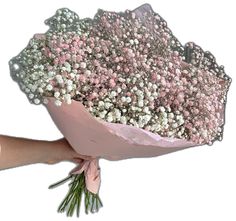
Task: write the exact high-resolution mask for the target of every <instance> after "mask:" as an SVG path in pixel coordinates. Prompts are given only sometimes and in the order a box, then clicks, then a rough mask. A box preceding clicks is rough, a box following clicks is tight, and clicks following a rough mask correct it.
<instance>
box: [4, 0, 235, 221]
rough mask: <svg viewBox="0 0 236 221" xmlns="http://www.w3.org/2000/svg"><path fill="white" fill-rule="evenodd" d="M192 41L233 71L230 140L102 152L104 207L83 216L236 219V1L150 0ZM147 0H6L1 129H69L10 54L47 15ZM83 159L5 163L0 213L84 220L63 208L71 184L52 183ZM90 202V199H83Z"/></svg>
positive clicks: (27, 132) (52, 135) (21, 133)
mask: <svg viewBox="0 0 236 221" xmlns="http://www.w3.org/2000/svg"><path fill="white" fill-rule="evenodd" d="M146 2H147V3H150V4H151V5H152V7H153V9H154V11H156V12H157V13H159V14H160V15H161V16H162V17H163V18H164V19H165V20H166V21H167V23H168V26H169V27H170V28H171V30H172V31H173V33H174V34H175V36H176V37H177V38H178V39H179V40H180V41H181V42H182V43H183V44H184V43H185V42H187V41H194V42H195V43H197V44H199V45H200V46H202V48H203V49H204V50H209V51H211V52H212V53H213V54H214V55H215V56H216V59H217V62H218V63H219V64H222V65H224V66H225V70H226V73H227V74H228V75H229V76H231V77H232V78H233V82H232V84H231V88H230V90H229V93H228V102H227V108H226V125H225V130H224V138H223V141H222V142H215V143H214V145H213V146H211V147H209V146H201V147H194V148H190V149H186V150H182V151H178V152H175V153H171V154H167V155H164V156H160V157H154V158H138V159H129V160H123V161H115V162H112V161H107V160H103V159H102V160H100V166H101V176H102V182H101V188H100V192H99V194H100V197H101V199H102V201H103V204H104V207H103V208H101V209H100V211H99V212H98V213H95V214H89V215H86V214H85V213H84V206H82V207H81V213H80V214H81V215H80V218H79V219H80V220H97V221H98V220H102V221H104V220H113V221H118V220H123V219H125V220H129V219H132V220H137V221H139V220H148V221H154V220H155V221H156V220H160V221H173V220H181V221H199V220H208V221H211V220H212V221H213V220H214V221H216V220H226V221H235V220H236V213H235V205H236V180H235V171H236V150H235V148H236V147H235V140H234V139H235V137H236V136H235V132H236V130H235V126H236V120H235V116H236V114H235V113H236V105H235V100H234V99H235V98H234V97H235V93H236V88H235V81H234V80H235V79H234V78H235V76H236V64H235V52H236V46H235V39H236V32H235V21H236V14H235V6H234V5H233V3H234V1H233V0H232V1H229V0H224V1H206V0H204V1H203V0H198V1H189V0H179V1H167V0H149V1H146ZM146 2H145V1H139V0H137V1H131V0H129V1H128V0H126V1H121V0H119V1H118V0H117V1H105V0H104V1H99V0H97V1H91V0H84V1H82V0H48V1H43V0H40V1H32V0H30V1H27V0H19V1H17V0H15V1H13V0H8V1H1V2H0V9H1V13H0V33H1V34H0V67H1V71H0V99H1V102H0V134H7V135H11V136H17V137H27V138H33V139H44V140H54V139H59V138H61V137H62V134H61V133H60V132H59V130H58V129H57V128H56V126H55V125H54V123H53V121H52V120H51V118H50V116H49V114H48V112H47V111H46V109H45V108H44V107H43V106H37V105H32V104H30V103H29V102H28V100H27V98H26V95H25V94H23V93H22V92H21V91H20V89H19V87H18V85H17V84H16V83H15V82H13V80H12V79H11V77H10V73H9V68H8V61H9V59H10V58H12V57H13V56H15V55H17V54H18V53H19V52H20V51H21V50H22V49H23V48H24V47H25V46H26V45H27V43H28V41H29V39H30V38H31V37H32V36H33V34H35V33H40V32H41V33H42V32H45V31H46V30H47V29H48V27H47V26H46V25H44V20H45V19H47V18H49V17H51V16H52V15H54V13H55V11H56V9H58V8H61V7H68V8H69V9H71V10H73V11H75V12H76V13H77V14H78V15H79V16H80V17H81V18H84V17H93V16H94V14H95V13H96V11H97V9H98V8H101V9H104V10H111V11H124V10H125V9H130V10H132V9H134V8H136V7H138V6H140V5H141V4H143V3H146ZM74 166H75V165H74V164H73V163H70V162H61V163H59V164H56V165H44V164H35V165H30V166H23V167H18V168H14V169H8V170H4V171H0V220H2V221H13V220H24V221H32V220H34V221H41V220H45V221H48V220H50V221H52V220H57V221H62V220H78V218H76V217H75V216H74V217H73V218H67V217H66V214H60V213H57V212H56V210H57V207H58V205H59V203H60V202H61V200H62V199H63V198H64V196H65V194H66V192H67V188H68V186H67V184H65V185H63V186H61V187H59V188H56V189H53V190H49V189H47V188H48V186H49V185H50V184H52V183H54V182H55V181H58V180H60V179H61V178H63V177H65V176H67V174H68V172H69V171H70V170H71V169H72V168H73V167H74ZM82 205H83V204H82Z"/></svg>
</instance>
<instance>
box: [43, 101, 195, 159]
mask: <svg viewBox="0 0 236 221" xmlns="http://www.w3.org/2000/svg"><path fill="white" fill-rule="evenodd" d="M47 99H48V100H49V102H48V104H44V106H45V107H46V109H47V110H48V112H49V114H50V116H51V118H52V120H53V121H54V123H55V124H56V126H57V128H58V129H59V130H60V132H61V133H62V134H63V135H64V137H65V138H66V139H67V140H68V142H69V143H70V145H71V146H72V147H73V148H74V150H75V151H76V152H78V153H80V154H83V155H89V156H92V157H99V158H104V159H107V160H122V159H127V158H136V157H154V156H160V155H163V154H167V153H171V152H174V151H178V150H182V149H185V148H188V147H192V146H196V145H197V144H196V143H193V142H189V141H186V140H183V139H174V138H167V137H161V136H159V135H157V134H154V133H151V132H148V131H146V130H144V129H140V128H137V127H134V126H130V125H125V124H118V123H109V122H105V121H102V120H99V119H97V118H95V117H93V116H92V115H91V114H90V113H89V111H88V110H87V109H86V108H85V107H84V105H83V104H82V103H81V102H79V101H75V100H72V103H71V104H67V103H66V102H62V105H61V106H59V107H58V106H55V105H54V103H53V102H54V100H55V98H53V97H48V98H47Z"/></svg>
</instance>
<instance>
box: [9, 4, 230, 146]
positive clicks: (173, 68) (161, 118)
mask: <svg viewBox="0 0 236 221" xmlns="http://www.w3.org/2000/svg"><path fill="white" fill-rule="evenodd" d="M45 23H46V24H47V25H49V27H50V28H49V30H48V31H47V32H46V33H45V34H36V35H34V37H33V38H32V39H31V40H30V42H29V44H28V46H27V47H26V48H25V49H24V50H23V51H22V52H21V53H20V54H19V55H18V56H16V57H14V58H13V59H11V61H10V63H9V64H10V70H11V76H12V78H13V79H14V80H16V81H17V82H18V83H19V86H20V88H21V89H22V91H23V92H24V93H26V95H27V97H28V99H29V100H30V102H32V103H34V104H40V103H45V104H46V103H47V102H48V101H47V97H55V98H56V101H55V105H57V106H60V105H61V104H62V102H63V101H65V102H66V103H67V104H71V102H72V100H76V101H80V102H82V103H83V105H84V106H85V107H86V108H87V110H88V111H89V112H90V113H91V114H92V115H93V116H94V117H96V118H97V119H98V120H105V121H107V122H111V123H121V124H129V125H133V126H136V127H138V128H142V129H145V130H148V131H151V132H153V133H158V134H159V135H161V136H164V137H174V138H180V139H187V140H191V141H193V142H195V143H198V144H205V143H208V144H211V143H212V142H213V141H214V140H216V139H219V140H220V139H222V133H223V125H224V110H225V103H226V96H227V91H228V89H229V86H230V82H231V79H230V78H229V77H228V76H227V75H226V74H225V72H224V67H223V66H218V65H217V64H216V62H215V58H214V56H213V55H212V54H211V53H210V52H204V51H203V50H202V49H201V48H200V47H199V46H197V45H196V44H194V43H192V42H189V43H187V44H186V45H185V46H184V47H183V46H182V45H181V44H180V42H179V41H178V40H177V39H176V37H175V36H174V35H173V34H172V32H171V30H170V29H169V28H168V27H167V23H166V22H165V21H164V20H163V19H162V18H161V17H160V16H159V15H158V14H157V13H155V12H154V11H153V10H152V9H151V7H150V6H149V5H147V4H146V5H143V6H141V7H139V8H137V9H136V10H133V11H129V10H126V11H125V12H122V13H115V12H107V11H103V10H99V11H98V13H97V14H96V15H95V17H94V19H89V18H85V19H79V17H78V15H77V14H76V13H74V12H72V11H71V10H69V9H66V8H63V9H59V10H57V12H56V14H55V15H54V16H53V17H51V18H49V19H48V20H46V21H45Z"/></svg>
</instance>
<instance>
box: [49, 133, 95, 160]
mask: <svg viewBox="0 0 236 221" xmlns="http://www.w3.org/2000/svg"><path fill="white" fill-rule="evenodd" d="M51 142H52V146H53V148H51V151H50V154H49V156H50V157H49V160H47V161H46V162H45V163H47V164H56V163H59V162H61V161H71V162H74V163H81V162H82V161H83V160H90V159H93V158H94V157H91V156H85V155H81V154H79V153H77V152H76V151H75V150H74V149H73V148H72V147H71V145H70V144H69V142H68V141H67V140H66V139H65V138H61V139H59V140H55V141H51Z"/></svg>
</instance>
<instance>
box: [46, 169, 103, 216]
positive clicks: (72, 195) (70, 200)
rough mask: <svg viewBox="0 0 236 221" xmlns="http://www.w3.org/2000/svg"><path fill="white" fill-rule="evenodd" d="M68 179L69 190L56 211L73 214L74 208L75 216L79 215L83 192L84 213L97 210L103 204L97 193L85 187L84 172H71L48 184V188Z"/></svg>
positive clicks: (68, 214)
mask: <svg viewBox="0 0 236 221" xmlns="http://www.w3.org/2000/svg"><path fill="white" fill-rule="evenodd" d="M69 179H71V180H72V181H71V182H70V183H69V191H68V193H67V195H66V197H65V199H64V200H63V201H62V202H61V204H60V205H59V207H58V212H66V214H67V216H73V213H74V211H75V210H76V214H77V217H79V213H80V207H81V199H82V194H83V193H84V194H85V199H84V202H85V212H86V214H88V210H90V212H92V213H94V212H95V211H98V210H99V207H102V206H103V205H102V202H101V200H100V198H99V196H98V194H94V193H92V192H90V191H88V189H87V188H86V183H85V175H84V172H83V173H81V174H72V175H70V176H68V177H67V178H65V179H63V180H61V181H59V182H57V183H55V184H52V185H50V186H49V189H52V188H54V187H57V186H59V185H60V184H62V183H64V182H66V181H67V180H69Z"/></svg>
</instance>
